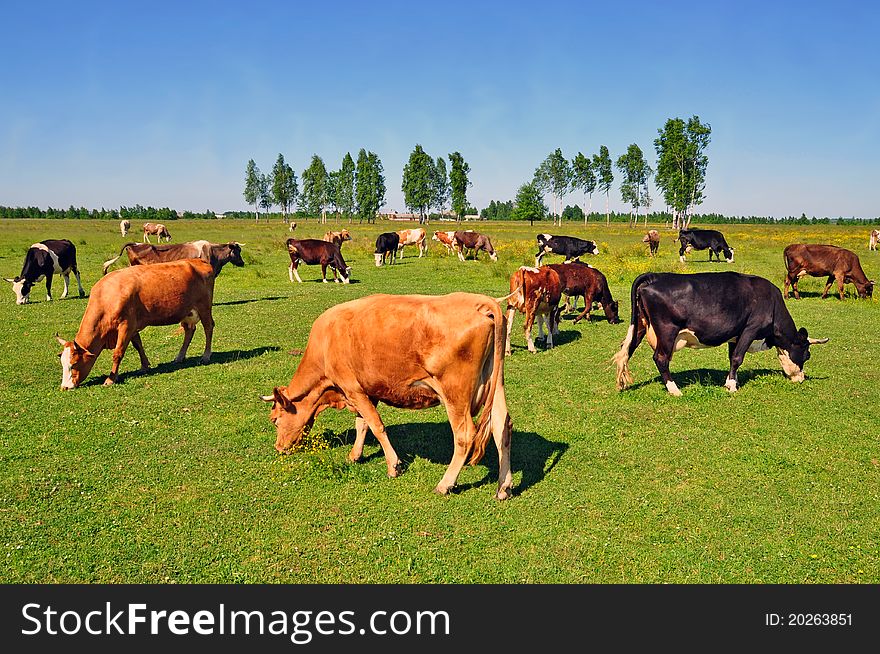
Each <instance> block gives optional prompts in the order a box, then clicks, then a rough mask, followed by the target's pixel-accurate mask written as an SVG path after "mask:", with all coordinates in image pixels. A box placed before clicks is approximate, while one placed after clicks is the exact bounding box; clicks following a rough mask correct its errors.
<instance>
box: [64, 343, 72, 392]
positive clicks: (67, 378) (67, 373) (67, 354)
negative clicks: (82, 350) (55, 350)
mask: <svg viewBox="0 0 880 654" xmlns="http://www.w3.org/2000/svg"><path fill="white" fill-rule="evenodd" d="M72 354H73V346H66V347H65V348H64V351H63V352H62V353H61V388H62V389H64V390H70V389H71V388H73V373H72V371H71V367H70V358H71V356H72Z"/></svg>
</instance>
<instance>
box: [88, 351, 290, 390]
mask: <svg viewBox="0 0 880 654" xmlns="http://www.w3.org/2000/svg"><path fill="white" fill-rule="evenodd" d="M280 349H281V348H280V347H278V346H276V345H268V346H263V347H256V348H254V349H252V350H229V351H228V352H212V353H211V360H210V361H209V362H208V363H202V356H201V354H199V355H197V356H190V357H187V358H186V359H184V360H183V361H182V362H181V363H174V361H166V362H164V363H160V364H158V365H153V366H152V367H151V368H148V369H147V370H132V371H130V372H126V373H120V375H119V378H118V379H117V380H116V383H117V384H119V383H122V382H124V381H125V380H126V379H128V378H142V377H152V376H153V375H163V374H165V373H169V372H174V371H176V370H186V369H187V368H195V367H197V366H213V365H215V364H224V363H231V362H233V361H242V360H246V359H253V358H254V357H258V356H262V355H264V354H266V353H267V352H278V351H279V350H280ZM107 354H108V357H107V361H108V363H109V361H110V356H109V355H110V352H108V353H107ZM126 355H127V356H133V357H135V358H137V352H135V351H134V348H133V347H129V348H128V350H127V351H126ZM147 356H149V352H147ZM106 378H107V376H106V374H104V375H97V376H95V377H93V378H92V379H90V380H88V381H87V382H85V383H84V384H82V385H81V386H82V387H86V386H100V385H102V384H103V383H104V380H105V379H106Z"/></svg>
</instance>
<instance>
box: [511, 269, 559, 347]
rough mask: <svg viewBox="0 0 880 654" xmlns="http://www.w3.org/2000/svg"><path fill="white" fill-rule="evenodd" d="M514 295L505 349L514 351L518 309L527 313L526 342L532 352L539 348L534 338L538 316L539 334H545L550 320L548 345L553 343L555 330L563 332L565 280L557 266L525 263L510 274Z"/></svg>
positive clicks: (551, 345) (512, 294)
mask: <svg viewBox="0 0 880 654" xmlns="http://www.w3.org/2000/svg"><path fill="white" fill-rule="evenodd" d="M510 292H511V295H510V297H509V298H508V300H507V344H506V347H505V352H506V353H507V354H510V332H511V330H512V329H513V318H514V314H515V312H516V311H519V312H520V313H524V314H525V316H526V321H525V325H524V331H525V337H526V344H527V346H528V348H529V352H537V351H538V350H537V349H536V348H535V342H534V341H533V340H532V327H533V326H534V324H535V318H536V317H537V319H538V338H543V336H544V334H543V330H542V327H543V324H544V320H545V318H546V320H547V348H548V349H549V348H551V347H553V334H558V333H559V321H558V318H559V300H560V299H561V297H562V283H561V282H560V279H559V275H558V274H557V273H556V271H555V270H553V269H552V268H550V267H548V266H541V267H540V268H530V267H528V266H522V267H521V268H520V269H519V270H517V271H516V272H514V273H513V275H511V277H510Z"/></svg>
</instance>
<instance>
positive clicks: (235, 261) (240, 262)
mask: <svg viewBox="0 0 880 654" xmlns="http://www.w3.org/2000/svg"><path fill="white" fill-rule="evenodd" d="M226 245H227V247H228V248H229V263H231V264H232V265H233V266H237V267H239V268H241V267H242V266H244V259H242V258H241V246H242V244H241V243H237V242H235V241H233V242H232V243H227V244H226Z"/></svg>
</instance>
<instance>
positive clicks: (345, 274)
mask: <svg viewBox="0 0 880 654" xmlns="http://www.w3.org/2000/svg"><path fill="white" fill-rule="evenodd" d="M339 276H340V277H342V283H343V284H350V283H351V266H346V267H345V268H340V270H339Z"/></svg>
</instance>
